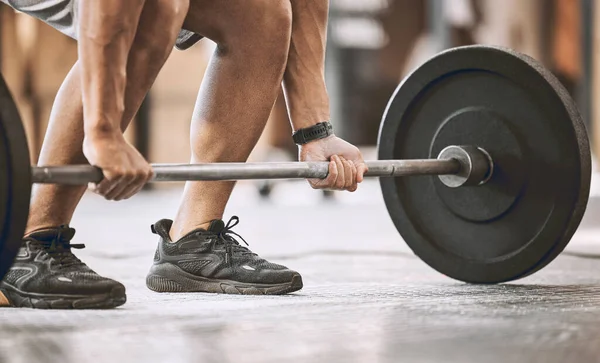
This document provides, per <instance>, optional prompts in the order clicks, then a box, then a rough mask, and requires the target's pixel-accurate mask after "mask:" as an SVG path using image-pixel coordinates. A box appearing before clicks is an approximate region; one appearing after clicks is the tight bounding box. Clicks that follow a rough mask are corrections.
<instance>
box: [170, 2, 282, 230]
mask: <svg viewBox="0 0 600 363" xmlns="http://www.w3.org/2000/svg"><path fill="white" fill-rule="evenodd" d="M242 4H243V5H242ZM185 27H186V28H187V29H189V30H192V31H195V32H197V33H200V34H202V35H205V36H207V37H209V38H211V39H213V40H214V41H215V42H217V44H218V48H217V50H216V51H215V54H214V56H213V58H212V60H211V62H210V64H209V67H208V70H207V72H206V76H205V79H204V81H203V83H202V87H201V89H200V93H199V95H198V100H197V103H196V109H195V111H194V116H193V120H192V129H191V143H192V158H191V161H192V162H193V163H206V162H233V161H237V162H243V161H246V160H247V158H248V156H249V155H250V152H251V151H252V149H253V148H254V146H255V145H256V142H257V141H258V139H259V137H260V135H261V133H262V131H263V129H264V126H265V123H266V121H267V119H268V117H269V113H270V111H271V109H272V107H273V104H274V102H275V99H276V98H277V94H278V91H279V89H280V85H281V81H282V77H283V72H284V70H285V65H286V61H287V55H288V51H289V45H290V37H291V6H290V3H289V1H287V0H246V1H244V2H240V1H233V0H221V1H211V0H197V1H193V2H192V3H191V4H190V11H189V13H188V17H187V18H186V21H185ZM233 187H234V183H233V182H188V183H187V184H186V186H185V190H184V193H183V198H182V202H181V205H180V208H179V211H178V213H177V216H176V218H175V221H174V224H173V227H172V228H171V232H170V233H171V239H172V240H174V241H176V240H178V239H179V238H180V237H182V236H183V235H185V234H186V233H187V232H189V231H191V230H193V229H196V228H198V227H206V225H207V222H209V221H211V220H213V219H220V218H222V217H223V213H224V210H225V206H226V204H227V201H228V200H229V196H230V194H231V192H232V190H233Z"/></svg>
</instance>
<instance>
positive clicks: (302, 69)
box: [283, 0, 330, 130]
mask: <svg viewBox="0 0 600 363" xmlns="http://www.w3.org/2000/svg"><path fill="white" fill-rule="evenodd" d="M290 1H291V4H292V13H293V23H292V40H291V45H290V52H289V58H288V63H287V68H286V71H285V74H284V82H283V83H284V90H285V96H286V101H287V104H288V108H289V113H290V119H291V122H292V127H293V129H294V130H297V129H300V128H304V127H309V126H312V125H314V124H316V123H319V122H323V121H328V120H329V117H330V111H329V96H328V95H327V89H326V87H325V47H326V43H327V19H328V16H329V14H328V12H329V0H290Z"/></svg>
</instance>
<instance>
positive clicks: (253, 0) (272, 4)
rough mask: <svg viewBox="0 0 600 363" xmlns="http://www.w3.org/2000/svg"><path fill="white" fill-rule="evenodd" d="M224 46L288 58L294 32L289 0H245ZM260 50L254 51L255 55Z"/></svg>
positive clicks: (272, 57) (276, 57)
mask: <svg viewBox="0 0 600 363" xmlns="http://www.w3.org/2000/svg"><path fill="white" fill-rule="evenodd" d="M237 18H238V21H236V22H235V24H232V27H235V29H233V30H232V31H230V32H229V36H228V37H226V39H225V47H226V48H232V50H235V49H234V48H238V49H240V50H242V51H250V52H253V53H258V54H259V55H264V56H265V57H269V58H270V59H273V60H277V59H279V60H282V61H283V60H287V56H288V52H289V46H290V39H291V33H292V7H291V3H290V0H246V1H244V6H240V14H239V15H238V16H237ZM256 55H257V54H253V56H256Z"/></svg>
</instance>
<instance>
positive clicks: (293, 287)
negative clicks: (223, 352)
mask: <svg viewBox="0 0 600 363" xmlns="http://www.w3.org/2000/svg"><path fill="white" fill-rule="evenodd" d="M146 286H147V287H148V288H149V289H150V290H152V291H155V292H161V293H165V292H207V293H215V294H232V295H284V294H289V293H291V292H294V291H298V290H300V289H302V287H303V285H302V276H300V275H298V274H296V275H294V276H293V277H292V279H291V281H289V282H286V283H280V284H252V283H245V282H238V281H231V280H219V279H209V278H205V277H200V276H195V275H192V274H189V273H187V272H185V271H183V270H182V269H180V268H179V267H177V266H174V265H171V264H160V265H154V266H152V268H151V269H150V273H149V274H148V276H147V277H146Z"/></svg>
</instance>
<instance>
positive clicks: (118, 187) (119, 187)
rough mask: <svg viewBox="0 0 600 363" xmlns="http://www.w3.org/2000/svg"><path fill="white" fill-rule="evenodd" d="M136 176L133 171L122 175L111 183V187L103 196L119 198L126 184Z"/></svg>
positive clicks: (126, 186) (113, 198) (109, 198)
mask: <svg viewBox="0 0 600 363" xmlns="http://www.w3.org/2000/svg"><path fill="white" fill-rule="evenodd" d="M135 178H136V176H135V174H134V173H131V172H128V173H127V174H125V175H123V176H122V177H121V178H119V180H118V181H117V182H116V183H114V184H113V185H112V188H111V189H110V190H108V191H107V192H106V195H105V196H104V197H105V198H106V199H108V200H115V201H117V200H121V199H120V196H121V195H122V194H123V192H124V191H125V190H126V189H127V188H128V186H129V185H130V184H131V183H132V182H133V181H134V180H135Z"/></svg>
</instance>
